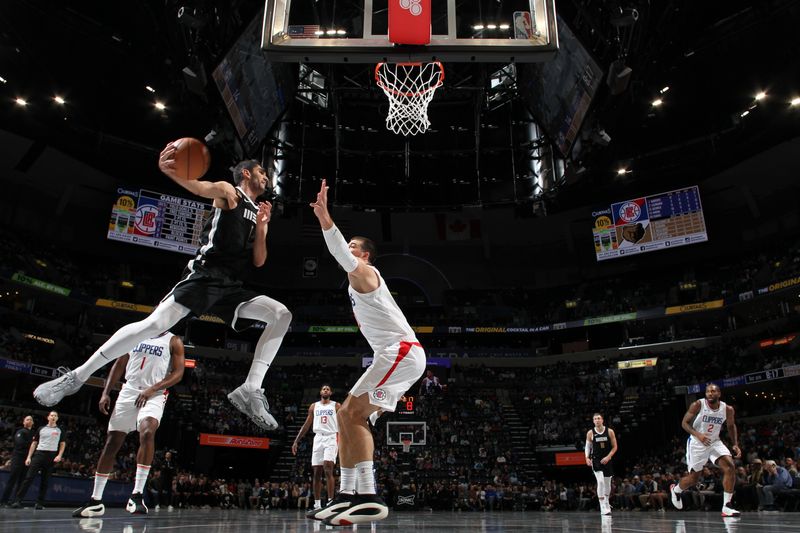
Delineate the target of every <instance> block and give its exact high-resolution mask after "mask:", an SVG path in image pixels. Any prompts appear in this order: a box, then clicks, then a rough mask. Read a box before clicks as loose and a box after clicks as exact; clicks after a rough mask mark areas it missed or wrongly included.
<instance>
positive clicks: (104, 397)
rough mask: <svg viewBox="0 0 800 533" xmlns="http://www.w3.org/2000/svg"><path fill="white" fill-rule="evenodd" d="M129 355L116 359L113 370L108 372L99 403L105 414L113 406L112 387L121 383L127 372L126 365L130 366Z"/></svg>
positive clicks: (101, 410) (98, 405)
mask: <svg viewBox="0 0 800 533" xmlns="http://www.w3.org/2000/svg"><path fill="white" fill-rule="evenodd" d="M129 357H130V355H129V354H125V355H123V356H122V357H120V358H119V359H117V360H116V361H114V366H112V367H111V372H109V373H108V377H107V378H106V383H105V385H104V386H103V393H102V394H101V395H100V402H98V404H97V407H98V408H99V409H100V412H101V413H103V414H104V415H107V414H108V410H109V408H110V407H111V389H113V388H114V385H116V384H117V383H119V380H120V378H122V374H124V373H125V367H127V366H128V358H129Z"/></svg>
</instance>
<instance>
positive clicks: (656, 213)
mask: <svg viewBox="0 0 800 533" xmlns="http://www.w3.org/2000/svg"><path fill="white" fill-rule="evenodd" d="M592 219H593V221H594V226H593V227H592V236H593V237H594V251H595V254H596V256H597V260H598V261H604V260H606V259H613V258H616V257H623V256H626V255H636V254H641V253H646V252H652V251H655V250H664V249H666V248H675V247H676V246H684V245H686V244H694V243H698V242H704V241H707V240H708V233H706V221H705V218H704V217H703V206H702V204H701V203H700V190H699V189H698V188H697V186H693V187H687V188H685V189H678V190H675V191H669V192H665V193H661V194H654V195H652V196H645V197H643V198H634V199H631V200H625V201H624V202H616V203H613V204H611V206H609V207H602V208H600V209H596V210H595V211H593V212H592Z"/></svg>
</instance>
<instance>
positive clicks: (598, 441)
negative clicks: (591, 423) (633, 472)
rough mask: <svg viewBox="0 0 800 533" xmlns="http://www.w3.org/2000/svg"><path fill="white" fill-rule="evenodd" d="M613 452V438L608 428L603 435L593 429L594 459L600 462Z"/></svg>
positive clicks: (605, 428)
mask: <svg viewBox="0 0 800 533" xmlns="http://www.w3.org/2000/svg"><path fill="white" fill-rule="evenodd" d="M610 451H611V437H609V435H608V427H607V426H606V427H604V428H603V432H602V433H598V432H597V430H596V429H595V428H594V427H593V428H592V459H595V460H597V461H599V460H600V459H602V458H603V457H605V456H606V455H608V452H610Z"/></svg>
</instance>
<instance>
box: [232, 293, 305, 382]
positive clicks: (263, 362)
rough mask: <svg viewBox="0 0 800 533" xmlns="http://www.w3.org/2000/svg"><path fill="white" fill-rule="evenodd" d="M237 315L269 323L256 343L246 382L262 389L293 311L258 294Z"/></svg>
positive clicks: (243, 305)
mask: <svg viewBox="0 0 800 533" xmlns="http://www.w3.org/2000/svg"><path fill="white" fill-rule="evenodd" d="M237 316H238V317H239V318H245V319H249V320H258V321H260V322H266V323H267V327H265V328H264V332H263V333H262V334H261V336H260V337H259V338H258V342H257V343H256V349H255V352H254V353H253V362H252V363H251V364H250V371H249V372H248V373H247V381H246V382H245V383H246V384H247V387H248V388H250V389H260V388H261V384H262V383H263V382H264V376H266V375H267V370H269V367H270V365H271V364H272V360H273V359H275V355H276V354H277V353H278V348H280V347H281V342H283V336H284V335H286V332H287V331H288V330H289V324H291V322H292V313H290V312H289V310H288V309H287V308H286V306H285V305H283V304H282V303H280V302H279V301H277V300H273V299H272V298H269V297H267V296H258V297H257V298H255V299H253V300H251V301H249V302H247V303H245V304H242V306H241V307H240V308H239V312H238V314H237ZM232 325H233V324H232Z"/></svg>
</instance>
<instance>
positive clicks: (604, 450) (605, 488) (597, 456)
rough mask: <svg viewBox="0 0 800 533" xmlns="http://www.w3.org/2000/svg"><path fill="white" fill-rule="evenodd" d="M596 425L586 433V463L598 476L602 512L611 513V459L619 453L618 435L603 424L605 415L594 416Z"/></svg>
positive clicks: (598, 497) (593, 420)
mask: <svg viewBox="0 0 800 533" xmlns="http://www.w3.org/2000/svg"><path fill="white" fill-rule="evenodd" d="M592 422H594V427H593V428H592V429H590V430H589V431H588V432H587V433H586V446H585V452H586V465H587V466H589V467H591V469H592V472H594V477H595V478H597V500H598V501H599V502H600V514H602V515H610V514H611V502H610V501H609V500H608V498H609V496H610V495H611V478H612V476H613V475H614V469H613V467H612V466H611V459H612V458H613V457H614V454H615V453H617V435H616V434H615V433H614V430H613V429H611V428H609V427H606V426H604V425H603V415H601V414H600V413H595V414H594V416H592Z"/></svg>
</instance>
